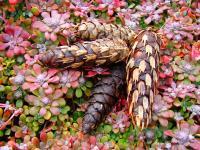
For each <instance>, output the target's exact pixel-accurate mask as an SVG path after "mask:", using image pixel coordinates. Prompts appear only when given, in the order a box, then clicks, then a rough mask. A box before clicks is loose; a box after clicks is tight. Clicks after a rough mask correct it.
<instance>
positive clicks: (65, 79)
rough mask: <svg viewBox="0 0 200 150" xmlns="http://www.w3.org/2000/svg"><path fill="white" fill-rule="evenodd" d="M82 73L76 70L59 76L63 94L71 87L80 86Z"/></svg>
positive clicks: (67, 71)
mask: <svg viewBox="0 0 200 150" xmlns="http://www.w3.org/2000/svg"><path fill="white" fill-rule="evenodd" d="M80 75H81V72H80V71H76V70H65V71H63V72H61V73H60V74H59V77H60V82H59V83H60V86H61V89H62V92H63V93H66V92H67V91H68V89H69V88H70V87H72V88H76V87H78V86H79V78H80Z"/></svg>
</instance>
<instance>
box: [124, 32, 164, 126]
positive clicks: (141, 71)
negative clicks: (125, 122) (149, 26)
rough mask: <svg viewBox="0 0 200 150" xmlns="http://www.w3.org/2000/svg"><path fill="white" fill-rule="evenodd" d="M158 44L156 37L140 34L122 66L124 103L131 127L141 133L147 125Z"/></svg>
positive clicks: (149, 34)
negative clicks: (127, 103) (125, 92)
mask: <svg viewBox="0 0 200 150" xmlns="http://www.w3.org/2000/svg"><path fill="white" fill-rule="evenodd" d="M160 45H161V40H160V39H159V38H158V36H157V35H156V33H154V32H151V31H149V30H147V31H141V32H140V33H139V35H138V36H137V37H136V38H135V39H133V41H132V43H131V48H132V49H131V53H130V55H129V57H128V62H127V66H126V73H127V78H126V81H127V84H128V86H127V94H128V96H127V99H128V101H129V113H130V114H131V116H132V121H133V124H134V125H136V126H138V127H140V128H141V129H143V128H144V127H147V126H148V124H149V122H150V121H151V112H152V104H153V101H154V95H155V93H156V84H157V81H158V75H157V72H158V67H159V51H160Z"/></svg>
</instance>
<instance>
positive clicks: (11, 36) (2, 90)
mask: <svg viewBox="0 0 200 150" xmlns="http://www.w3.org/2000/svg"><path fill="white" fill-rule="evenodd" d="M199 7H200V3H199V2H198V1H195V0H193V1H188V0H171V1H169V0H155V1H153V0H152V1H150V0H148V1H147V0H128V1H124V0H93V1H88V0H71V1H69V0H48V1H46V0H41V1H39V0H0V149H19V150H20V149H21V150H26V149H34V150H37V149H82V150H89V149H91V150H109V149H116V150H117V149H130V150H132V149H138V150H139V149H150V148H151V149H172V150H184V149H194V150H198V149H199V147H200V139H199V138H200V137H199V136H200V126H199V125H200V117H199V115H200V41H199V33H200V25H199V23H200V18H199V17H200V9H199ZM83 21H85V22H100V23H101V24H113V25H116V26H121V25H122V26H124V27H128V28H130V29H131V31H134V32H137V31H140V30H141V29H142V30H148V29H149V28H151V30H152V31H154V32H156V33H157V35H159V37H160V38H161V41H162V45H161V47H160V57H159V58H160V63H159V64H158V63H156V66H157V67H159V71H157V75H158V77H159V81H158V83H157V84H158V85H157V89H158V92H157V93H156V96H155V98H154V102H153V104H152V108H151V109H152V119H151V120H152V121H151V123H150V124H149V126H147V127H143V130H141V129H140V128H139V127H137V126H135V125H133V124H132V119H131V115H130V112H129V111H130V110H129V108H130V107H129V105H128V102H127V99H126V94H127V93H126V91H125V93H123V90H121V89H125V88H123V87H122V88H120V90H119V89H117V90H119V91H120V92H122V93H120V94H116V95H114V97H112V98H111V97H108V96H107V98H108V103H109V102H110V103H112V104H113V103H116V105H115V106H114V108H113V109H112V110H109V112H110V113H109V112H104V113H105V114H107V113H109V114H108V116H107V117H106V118H105V119H104V120H103V117H105V116H104V113H101V112H100V113H99V112H98V110H97V108H98V106H99V105H100V102H98V101H90V102H89V103H88V101H89V100H90V98H91V95H92V96H93V97H95V96H97V95H98V94H99V93H101V91H100V90H99V89H98V90H97V88H99V87H101V86H102V87H101V88H102V89H103V88H105V87H106V86H107V85H106V84H105V85H104V84H101V81H102V82H104V81H106V80H110V78H112V81H111V84H113V85H116V83H115V82H117V83H118V86H125V87H126V86H127V85H123V84H124V83H125V84H126V81H125V80H126V79H124V81H125V82H124V83H122V82H118V81H121V80H122V79H121V78H123V76H124V75H123V72H127V68H126V70H120V72H121V73H122V74H121V75H120V76H115V75H113V72H117V70H113V69H114V68H113V66H114V65H113V66H112V67H109V66H93V65H91V66H89V67H82V68H76V67H77V65H78V64H76V66H75V69H72V68H64V67H63V66H61V67H60V68H59V67H58V66H56V64H53V65H55V66H53V67H48V65H46V66H45V65H44V64H42V63H41V61H40V60H41V54H44V53H45V52H47V51H48V50H49V49H56V47H60V48H61V49H66V45H70V44H71V43H73V42H74V41H78V42H81V39H84V38H86V37H87V36H86V37H84V36H82V35H85V34H80V35H78V36H75V35H74V31H73V30H70V29H73V27H74V26H76V25H77V24H79V23H81V22H83ZM68 29H69V30H68ZM131 31H130V32H131ZM98 36H104V35H98ZM112 36H114V35H112ZM89 38H90V39H96V38H97V37H91V36H90V37H89ZM124 38H128V36H124ZM90 42H93V41H90ZM90 42H89V44H88V42H86V43H83V45H84V46H85V45H86V46H87V45H91V43H90ZM106 42H107V43H108V45H109V42H113V43H117V44H118V45H117V46H116V47H124V45H125V44H126V43H123V41H120V39H116V40H115V41H109V39H108V40H106ZM96 43H102V44H101V45H103V44H105V41H101V40H99V41H96ZM96 43H92V44H93V45H95V44H96ZM78 46H79V48H81V46H82V45H78ZM88 49H89V48H88ZM89 50H90V49H89ZM89 50H88V52H89ZM127 51H128V50H127ZM118 52H119V53H120V54H121V55H120V56H124V55H125V54H126V53H125V52H124V51H122V52H121V51H120V48H119V51H118ZM49 55H50V54H49ZM54 55H55V54H54ZM50 56H51V55H50ZM58 56H59V55H58ZM134 57H135V56H134ZM46 58H47V57H46ZM115 59H123V58H121V57H117V58H115ZM113 60H114V59H113ZM53 61H54V60H53V59H52V61H50V60H48V61H47V60H46V62H49V64H52V62H53ZM65 61H67V60H65ZM46 64H47V63H46ZM61 64H62V63H61ZM151 64H154V63H152V61H151ZM58 65H59V66H60V63H58ZM120 65H122V66H123V65H124V64H120ZM129 65H131V64H130V63H129ZM128 70H129V69H128ZM131 76H132V75H131ZM115 78H116V79H115ZM127 80H129V78H128V79H127ZM104 83H106V82H104ZM113 87H115V86H112V88H111V90H112V91H114V90H116V89H114V88H113ZM106 88H108V89H109V88H110V87H106ZM95 89H96V90H95ZM95 91H97V92H96V93H95ZM99 91H100V92H99ZM117 93H118V92H117ZM107 94H108V93H106V94H104V98H105V97H106V95H107ZM113 99H114V100H115V99H116V101H117V102H116V101H113ZM106 103H107V102H106ZM112 104H111V105H112ZM88 105H89V107H88ZM95 105H96V106H95ZM107 107H108V106H107V104H104V108H106V110H107ZM94 110H95V113H94V114H93V115H94V116H96V117H97V118H95V120H97V122H98V126H96V124H95V126H96V127H97V128H96V129H94V130H91V132H90V133H89V134H84V133H83V132H82V130H81V129H82V126H83V124H84V123H85V122H87V121H88V118H90V117H88V118H87V117H86V118H85V120H83V118H84V114H85V112H86V115H88V114H89V113H91V112H93V111H94ZM99 114H100V116H99ZM88 116H89V115H88ZM85 130H88V128H87V127H86V126H85ZM86 132H87V131H86Z"/></svg>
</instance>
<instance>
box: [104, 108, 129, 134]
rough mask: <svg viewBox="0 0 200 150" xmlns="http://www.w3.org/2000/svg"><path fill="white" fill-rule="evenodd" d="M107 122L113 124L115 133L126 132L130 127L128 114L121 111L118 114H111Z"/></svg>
mask: <svg viewBox="0 0 200 150" xmlns="http://www.w3.org/2000/svg"><path fill="white" fill-rule="evenodd" d="M106 120H107V121H108V122H109V123H110V124H112V127H113V132H116V133H117V132H119V131H120V132H122V133H123V132H125V130H126V128H128V127H129V126H130V124H131V123H130V120H129V116H128V114H127V113H126V112H125V111H124V110H121V111H119V112H116V113H111V114H110V115H109V116H108V117H107V118H106Z"/></svg>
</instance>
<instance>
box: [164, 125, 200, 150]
mask: <svg viewBox="0 0 200 150" xmlns="http://www.w3.org/2000/svg"><path fill="white" fill-rule="evenodd" d="M179 126H180V127H179V129H176V130H175V131H172V130H166V131H165V132H164V134H165V135H166V136H170V137H172V141H171V149H172V150H176V149H181V150H186V149H187V148H192V149H194V150H198V149H199V147H200V141H199V140H198V139H195V138H194V136H195V134H199V132H200V126H199V125H196V124H194V125H189V124H188V123H187V122H181V123H180V125H179Z"/></svg>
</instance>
